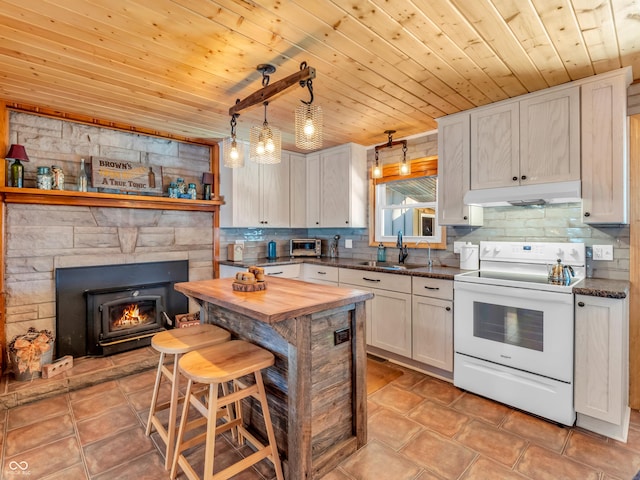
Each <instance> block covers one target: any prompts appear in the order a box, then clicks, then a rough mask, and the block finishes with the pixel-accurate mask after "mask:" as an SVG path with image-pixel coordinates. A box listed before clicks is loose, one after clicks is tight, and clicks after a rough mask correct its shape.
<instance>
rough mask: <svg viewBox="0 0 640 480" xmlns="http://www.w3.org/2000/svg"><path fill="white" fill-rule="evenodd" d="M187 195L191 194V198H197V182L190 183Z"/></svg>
mask: <svg viewBox="0 0 640 480" xmlns="http://www.w3.org/2000/svg"><path fill="white" fill-rule="evenodd" d="M187 195H189V198H190V199H191V200H195V199H196V195H197V192H196V184H195V183H190V184H189V190H187Z"/></svg>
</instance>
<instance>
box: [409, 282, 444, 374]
mask: <svg viewBox="0 0 640 480" xmlns="http://www.w3.org/2000/svg"><path fill="white" fill-rule="evenodd" d="M412 333H413V335H412V337H413V338H412V342H413V356H412V358H413V359H414V360H417V361H419V362H423V363H426V364H428V365H432V366H434V367H437V368H440V369H442V370H446V371H447V372H452V371H453V308H452V303H451V301H450V300H440V299H437V298H429V297H421V296H418V295H414V296H413V329H412Z"/></svg>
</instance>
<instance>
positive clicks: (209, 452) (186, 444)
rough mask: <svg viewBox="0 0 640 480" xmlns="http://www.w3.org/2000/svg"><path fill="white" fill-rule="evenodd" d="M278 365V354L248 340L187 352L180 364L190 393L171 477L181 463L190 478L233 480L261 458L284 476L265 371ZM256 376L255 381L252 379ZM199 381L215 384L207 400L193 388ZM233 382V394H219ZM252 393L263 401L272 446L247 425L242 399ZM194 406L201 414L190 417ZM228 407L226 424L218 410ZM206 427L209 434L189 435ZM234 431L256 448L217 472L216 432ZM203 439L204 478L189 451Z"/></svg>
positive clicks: (181, 420) (181, 423)
mask: <svg viewBox="0 0 640 480" xmlns="http://www.w3.org/2000/svg"><path fill="white" fill-rule="evenodd" d="M274 363H275V356H274V355H273V354H272V353H271V352H269V351H267V350H265V349H264V348H261V347H259V346H257V345H254V344H252V343H249V342H245V341H243V340H231V341H228V342H225V343H221V344H218V345H213V346H209V347H205V348H202V349H198V350H194V351H192V352H189V353H186V354H184V355H183V356H182V358H181V359H180V361H179V362H178V367H179V370H180V373H181V374H182V375H184V376H185V377H186V378H187V391H186V393H185V401H184V405H183V407H182V417H181V419H180V428H179V430H178V437H177V440H176V448H175V454H174V457H173V463H172V466H171V474H170V476H169V477H170V478H171V479H175V478H176V476H177V473H178V467H181V468H182V471H183V472H184V474H185V475H186V477H187V478H189V479H190V480H196V479H200V478H203V479H204V480H227V479H229V478H231V477H235V475H237V474H238V473H240V472H241V471H243V470H245V469H247V468H249V467H251V466H252V465H255V464H256V463H258V462H260V461H261V460H263V459H267V460H269V461H270V462H271V463H272V464H273V467H274V469H275V474H276V479H277V480H284V475H283V472H282V464H281V462H280V457H279V455H278V448H277V446H276V438H275V433H274V430H273V424H272V423H271V415H270V413H269V405H268V403H267V393H266V390H265V387H264V382H263V380H262V370H263V369H265V368H267V367H270V366H272V365H273V364H274ZM251 376H252V377H253V383H250V380H251ZM240 379H242V381H241V380H240ZM194 382H195V383H198V384H207V385H208V386H209V389H208V390H209V391H208V395H207V396H206V397H204V399H203V397H202V393H201V392H197V393H195V392H194V391H193V385H194ZM227 382H231V383H232V384H233V392H231V393H230V392H228V391H225V388H223V389H222V391H223V396H219V391H218V390H219V388H218V387H219V386H220V385H222V386H223V387H224V385H226V384H227ZM249 397H253V398H255V399H256V400H258V402H259V404H260V410H261V411H262V418H263V420H264V427H265V431H266V436H267V442H266V444H264V443H263V441H261V440H260V439H259V438H258V437H257V436H256V435H254V434H253V433H252V432H250V431H249V430H248V428H247V426H245V425H244V421H243V416H242V405H241V401H242V400H243V399H246V398H249ZM232 404H233V405H235V408H234V410H235V415H233V416H232V415H231V413H230V410H229V407H230V405H232ZM190 407H194V408H193V410H195V411H196V412H197V413H199V414H200V415H201V418H197V419H195V420H191V421H189V418H188V416H189V410H190ZM224 407H226V408H227V415H226V418H227V421H226V422H220V421H219V420H220V418H221V417H220V415H219V414H218V413H219V411H220V409H221V408H224ZM203 425H206V431H205V432H200V433H199V434H193V435H190V436H188V437H187V436H186V433H187V432H192V431H198V429H200V427H202V426H203ZM228 430H231V432H232V434H233V432H236V435H237V440H238V442H239V443H240V445H242V444H244V442H245V441H247V442H249V443H250V444H251V445H252V446H253V447H254V449H255V451H254V452H253V453H252V454H250V455H248V456H247V457H244V458H242V459H241V460H238V461H237V462H235V463H233V464H231V465H228V464H226V463H224V468H222V469H221V470H220V471H218V472H216V473H214V462H215V457H216V456H215V446H216V436H217V435H219V434H221V433H223V432H225V431H228ZM202 442H204V443H205V448H204V470H203V476H202V477H200V476H199V475H198V473H197V472H196V470H195V466H196V465H199V463H195V464H192V463H191V461H190V460H191V458H189V457H192V455H187V456H185V454H184V453H183V452H185V451H186V450H189V449H191V448H192V447H194V446H196V445H198V444H200V443H202ZM194 460H195V459H194Z"/></svg>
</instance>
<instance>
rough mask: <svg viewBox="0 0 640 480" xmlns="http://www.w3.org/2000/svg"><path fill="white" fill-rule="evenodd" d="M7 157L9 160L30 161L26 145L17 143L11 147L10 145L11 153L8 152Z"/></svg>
mask: <svg viewBox="0 0 640 480" xmlns="http://www.w3.org/2000/svg"><path fill="white" fill-rule="evenodd" d="M5 158H7V159H9V160H22V161H23V162H28V161H29V157H28V156H27V151H26V150H25V148H24V145H17V144H12V145H11V147H9V153H7V155H6V156H5Z"/></svg>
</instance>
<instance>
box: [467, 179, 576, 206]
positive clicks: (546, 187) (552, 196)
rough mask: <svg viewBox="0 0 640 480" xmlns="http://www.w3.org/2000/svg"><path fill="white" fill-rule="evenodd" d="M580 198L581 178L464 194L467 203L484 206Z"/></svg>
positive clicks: (545, 202)
mask: <svg viewBox="0 0 640 480" xmlns="http://www.w3.org/2000/svg"><path fill="white" fill-rule="evenodd" d="M580 200H581V185H580V180H575V181H571V182H555V183H539V184H536V185H521V186H517V187H501V188H485V189H481V190H469V191H468V192H467V193H466V194H465V195H464V203H465V204H467V205H479V206H482V207H498V206H504V205H521V206H522V205H545V204H548V203H570V202H579V201H580Z"/></svg>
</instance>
